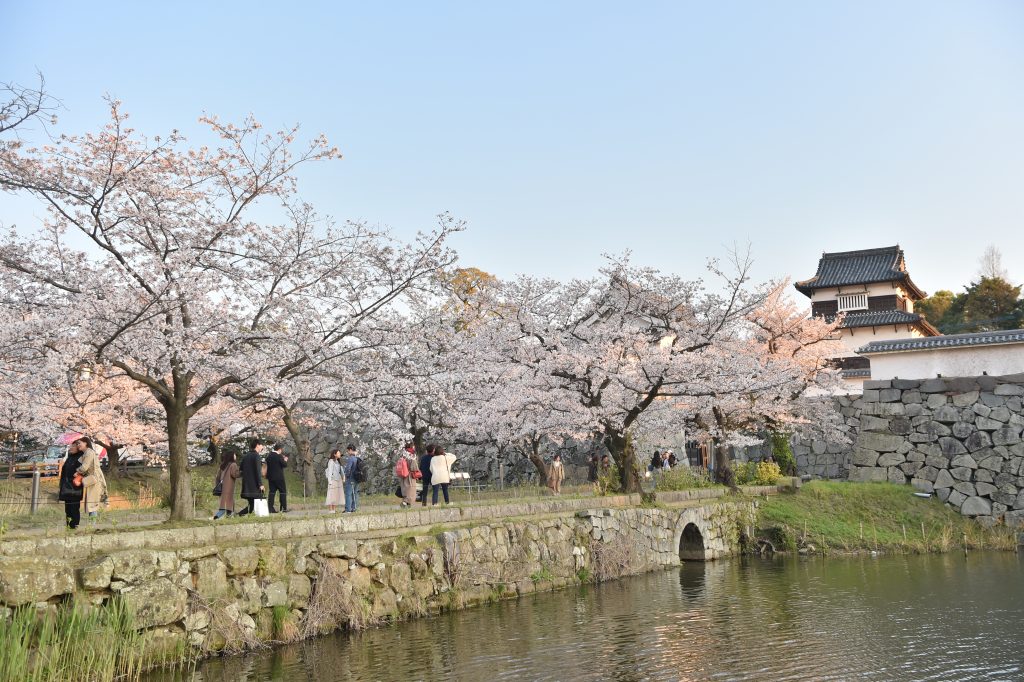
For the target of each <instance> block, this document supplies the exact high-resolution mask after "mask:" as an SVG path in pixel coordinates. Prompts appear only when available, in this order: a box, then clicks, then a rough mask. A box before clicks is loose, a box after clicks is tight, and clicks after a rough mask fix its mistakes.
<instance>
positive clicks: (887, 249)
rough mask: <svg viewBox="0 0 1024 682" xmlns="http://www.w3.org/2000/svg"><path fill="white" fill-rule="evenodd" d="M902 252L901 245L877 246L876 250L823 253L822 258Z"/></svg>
mask: <svg viewBox="0 0 1024 682" xmlns="http://www.w3.org/2000/svg"><path fill="white" fill-rule="evenodd" d="M902 250H903V249H901V248H900V245H899V244H896V245H895V246H876V247H875V248H872V249H858V250H856V251H832V252H828V251H822V252H821V257H822V258H839V257H847V256H873V255H875V254H881V253H894V252H895V253H899V252H900V251H902Z"/></svg>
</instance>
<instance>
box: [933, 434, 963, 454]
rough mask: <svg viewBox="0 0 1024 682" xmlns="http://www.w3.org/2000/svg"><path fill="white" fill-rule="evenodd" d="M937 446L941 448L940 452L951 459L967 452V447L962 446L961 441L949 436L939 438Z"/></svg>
mask: <svg viewBox="0 0 1024 682" xmlns="http://www.w3.org/2000/svg"><path fill="white" fill-rule="evenodd" d="M939 448H941V449H942V454H944V455H945V456H946V457H949V458H951V459H952V458H953V457H956V456H957V455H963V454H965V453H966V452H967V448H965V447H964V445H963V443H961V442H960V441H958V440H957V439H956V438H951V437H949V436H945V437H943V438H940V439H939Z"/></svg>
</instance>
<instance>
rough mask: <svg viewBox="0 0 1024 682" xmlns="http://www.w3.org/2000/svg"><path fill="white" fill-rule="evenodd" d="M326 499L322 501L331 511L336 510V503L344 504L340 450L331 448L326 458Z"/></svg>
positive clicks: (343, 478) (343, 477)
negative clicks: (328, 456)
mask: <svg viewBox="0 0 1024 682" xmlns="http://www.w3.org/2000/svg"><path fill="white" fill-rule="evenodd" d="M326 473H327V500H326V501H325V502H324V504H325V505H327V506H328V507H329V508H330V510H331V513H332V514H333V513H335V512H336V511H338V509H337V508H338V505H344V504H345V491H344V490H343V487H344V485H345V470H344V469H343V468H342V467H341V450H340V449H338V448H334V449H333V450H331V455H330V458H329V459H328V460H327V472H326Z"/></svg>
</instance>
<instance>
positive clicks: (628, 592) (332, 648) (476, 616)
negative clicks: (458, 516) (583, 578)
mask: <svg viewBox="0 0 1024 682" xmlns="http://www.w3.org/2000/svg"><path fill="white" fill-rule="evenodd" d="M1022 578H1024V569H1022V565H1021V562H1020V559H1018V558H1017V557H1016V556H1015V555H1012V554H985V555H974V556H972V557H970V558H969V559H967V560H965V559H964V558H963V557H957V558H954V557H950V556H925V557H887V558H870V559H869V558H862V559H861V558H855V559H829V560H826V561H823V560H820V559H790V560H776V561H764V560H748V559H736V560H731V561H724V562H717V563H713V564H687V565H685V566H683V567H682V568H681V569H679V570H673V571H664V572H659V573H654V574H648V575H645V576H639V577H636V578H631V579H627V580H622V581H618V582H613V583H606V584H604V585H600V586H596V587H587V588H583V589H580V590H565V591H561V592H555V593H549V594H541V595H531V596H529V597H525V598H523V599H519V600H516V601H512V602H505V603H501V604H493V605H489V606H484V607H480V608H476V609H470V610H467V611H462V612H458V613H450V614H445V615H443V616H440V617H438V618H433V619H424V620H418V621H412V622H408V623H403V624H401V625H397V626H395V627H389V628H381V629H375V630H370V631H366V632H362V633H356V634H352V635H349V634H338V635H335V636H330V637H325V638H322V639H318V640H315V641H311V642H305V643H302V644H296V645H292V646H288V647H283V648H281V649H278V650H275V651H272V652H267V653H261V654H258V655H251V656H245V657H229V658H224V659H215V660H212V661H209V662H207V663H205V664H203V665H202V666H201V667H200V669H199V670H198V671H196V673H195V675H194V676H193V677H192V679H194V680H199V681H203V682H227V681H228V680H230V681H231V682H239V681H242V680H253V681H256V680H258V681H260V682H263V681H266V680H283V681H287V682H293V681H294V682H301V681H302V680H306V681H308V682H328V681H330V682H335V681H348V680H448V679H452V680H468V681H475V680H557V681H559V682H589V681H590V680H621V681H632V680H638V681H639V680H655V681H661V680H758V681H762V680H886V681H888V680H893V681H899V680H1013V679H1022V678H1024V637H1022V636H1021V634H1020V632H1021V624H1022V623H1024V579H1022ZM168 679H169V678H168V676H166V675H163V676H159V675H154V676H153V678H152V680H153V682H156V681H157V680H161V681H163V680H168Z"/></svg>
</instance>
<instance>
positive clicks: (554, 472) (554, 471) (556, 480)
mask: <svg viewBox="0 0 1024 682" xmlns="http://www.w3.org/2000/svg"><path fill="white" fill-rule="evenodd" d="M564 480H565V467H564V466H562V456H561V455H555V457H554V459H552V460H551V464H549V465H548V487H549V488H551V492H553V493H554V494H556V495H561V494H562V481H564Z"/></svg>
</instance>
